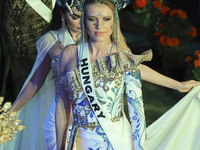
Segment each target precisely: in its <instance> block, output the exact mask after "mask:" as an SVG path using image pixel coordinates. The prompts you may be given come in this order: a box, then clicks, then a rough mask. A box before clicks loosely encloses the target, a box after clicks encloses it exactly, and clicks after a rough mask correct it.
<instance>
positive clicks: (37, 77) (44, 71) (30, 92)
mask: <svg viewBox="0 0 200 150" xmlns="http://www.w3.org/2000/svg"><path fill="white" fill-rule="evenodd" d="M50 68H51V59H50V57H49V55H48V54H47V55H46V56H45V58H44V60H43V62H42V63H41V64H40V66H39V67H38V69H37V70H36V71H35V73H34V74H33V76H32V78H31V79H30V81H29V82H28V84H27V85H26V87H25V88H24V89H23V91H22V92H21V93H20V95H19V96H18V98H17V99H16V100H15V102H14V103H13V104H12V106H11V108H10V110H9V111H10V112H14V111H19V110H20V109H21V108H22V107H23V106H24V105H25V104H26V103H27V102H28V101H29V100H30V99H31V98H32V97H33V96H34V95H35V93H37V91H38V90H39V89H40V88H41V87H42V85H43V83H44V81H45V79H46V77H47V75H48V73H49V70H50Z"/></svg>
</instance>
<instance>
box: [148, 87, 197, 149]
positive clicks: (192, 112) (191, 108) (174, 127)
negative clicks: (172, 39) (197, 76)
mask: <svg viewBox="0 0 200 150" xmlns="http://www.w3.org/2000/svg"><path fill="white" fill-rule="evenodd" d="M147 137H148V138H147V148H148V150H172V149H173V150H200V86H198V87H194V88H193V89H192V90H191V91H190V92H189V93H188V94H187V95H186V96H185V97H183V98H182V99H181V100H180V101H179V102H178V103H177V104H176V105H175V106H173V107H172V108H171V109H170V110H168V111H167V112H166V113H165V114H164V115H162V116H161V117H160V118H159V119H158V120H156V121H155V122H154V123H153V124H152V125H150V126H149V127H148V128H147Z"/></svg>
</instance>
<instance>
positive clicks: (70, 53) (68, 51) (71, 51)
mask: <svg viewBox="0 0 200 150" xmlns="http://www.w3.org/2000/svg"><path fill="white" fill-rule="evenodd" d="M62 55H65V56H67V57H77V45H76V44H72V45H67V46H65V47H64V48H63V50H62Z"/></svg>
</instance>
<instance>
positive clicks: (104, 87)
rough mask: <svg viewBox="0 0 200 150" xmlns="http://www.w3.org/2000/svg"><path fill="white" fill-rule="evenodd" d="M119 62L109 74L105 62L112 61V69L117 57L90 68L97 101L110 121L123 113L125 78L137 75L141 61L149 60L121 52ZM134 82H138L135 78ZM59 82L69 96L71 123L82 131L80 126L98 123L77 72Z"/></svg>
mask: <svg viewBox="0 0 200 150" xmlns="http://www.w3.org/2000/svg"><path fill="white" fill-rule="evenodd" d="M118 58H119V59H118V66H117V68H116V70H115V71H111V70H110V69H109V68H108V66H107V64H108V59H111V65H113V66H115V62H116V55H113V56H111V57H110V58H108V57H106V58H103V59H98V60H96V61H95V62H94V63H92V65H91V67H92V75H93V81H94V87H95V94H96V97H97V99H98V101H99V102H100V104H101V105H102V108H103V109H104V111H105V112H106V113H107V115H108V117H110V119H111V120H112V121H113V120H114V121H115V119H117V118H118V116H121V114H122V111H123V101H122V99H123V93H124V88H125V86H124V85H126V76H127V75H131V76H136V75H139V64H140V63H141V62H142V61H144V60H148V59H149V58H150V59H151V56H149V55H133V54H131V53H129V52H127V51H123V52H120V53H119V57H118ZM133 59H134V61H133ZM136 80H137V81H138V80H140V79H138V76H137V79H136ZM60 82H61V84H63V86H64V87H65V88H66V90H67V91H68V93H69V96H70V99H71V103H72V111H73V117H74V122H75V123H77V124H82V127H84V126H83V124H84V125H87V124H92V123H95V122H98V121H97V118H96V116H95V114H94V112H93V111H92V108H91V106H90V104H89V101H88V99H87V97H86V95H85V93H84V92H83V88H82V86H81V81H80V73H79V70H74V71H70V72H67V73H66V75H64V76H63V77H62V79H61V81H60ZM139 82H140V81H139Z"/></svg>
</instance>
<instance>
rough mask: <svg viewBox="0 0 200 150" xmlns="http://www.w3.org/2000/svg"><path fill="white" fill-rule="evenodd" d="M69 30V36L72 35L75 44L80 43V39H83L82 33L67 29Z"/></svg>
mask: <svg viewBox="0 0 200 150" xmlns="http://www.w3.org/2000/svg"><path fill="white" fill-rule="evenodd" d="M67 30H68V31H69V34H70V35H71V37H72V39H73V40H74V42H77V41H79V39H80V37H81V34H80V33H81V32H75V31H73V30H70V29H68V28H67Z"/></svg>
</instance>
